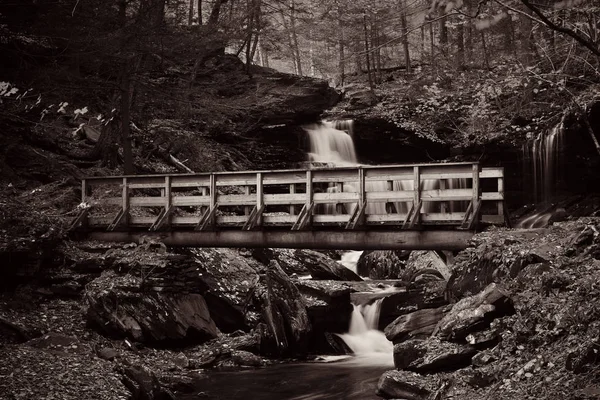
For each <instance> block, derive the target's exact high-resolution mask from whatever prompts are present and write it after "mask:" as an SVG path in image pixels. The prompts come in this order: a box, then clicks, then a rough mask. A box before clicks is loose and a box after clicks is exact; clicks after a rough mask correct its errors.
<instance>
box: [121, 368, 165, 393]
mask: <svg viewBox="0 0 600 400" xmlns="http://www.w3.org/2000/svg"><path fill="white" fill-rule="evenodd" d="M117 371H118V372H120V373H121V374H122V375H123V383H124V384H125V386H126V387H127V389H129V391H130V392H131V399H133V400H175V396H174V395H173V394H172V393H171V392H170V391H169V390H168V389H166V388H163V387H162V386H161V384H160V382H159V381H158V378H157V377H156V375H155V374H154V372H152V371H151V370H150V369H148V368H147V367H145V366H143V365H140V366H137V365H128V364H123V365H120V366H118V367H117Z"/></svg>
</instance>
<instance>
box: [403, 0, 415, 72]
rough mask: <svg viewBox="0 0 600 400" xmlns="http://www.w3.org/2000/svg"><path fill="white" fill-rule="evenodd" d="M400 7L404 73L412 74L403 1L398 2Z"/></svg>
mask: <svg viewBox="0 0 600 400" xmlns="http://www.w3.org/2000/svg"><path fill="white" fill-rule="evenodd" d="M400 7H402V13H401V15H400V25H401V29H402V47H403V49H404V65H405V66H406V73H407V74H410V73H411V72H412V69H411V65H410V48H409V43H408V22H407V19H406V4H405V3H404V1H403V0H401V1H400Z"/></svg>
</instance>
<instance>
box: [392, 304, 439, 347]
mask: <svg viewBox="0 0 600 400" xmlns="http://www.w3.org/2000/svg"><path fill="white" fill-rule="evenodd" d="M448 311H449V306H441V307H438V308H426V309H422V310H417V311H415V312H412V313H409V314H406V315H401V316H400V317H398V318H396V319H395V320H394V321H393V322H392V323H391V324H389V325H388V326H386V328H385V331H384V333H385V336H386V337H387V339H388V340H390V341H392V342H394V343H399V342H402V341H404V340H407V339H419V338H426V337H428V336H430V335H431V334H432V333H433V331H434V329H435V327H436V325H437V323H438V322H439V321H440V320H441V319H442V318H443V317H444V315H445V314H446V313H447V312H448Z"/></svg>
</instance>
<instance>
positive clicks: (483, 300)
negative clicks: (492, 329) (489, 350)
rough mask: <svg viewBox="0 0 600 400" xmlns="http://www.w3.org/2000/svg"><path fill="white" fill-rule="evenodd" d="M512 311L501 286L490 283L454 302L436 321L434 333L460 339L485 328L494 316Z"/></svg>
mask: <svg viewBox="0 0 600 400" xmlns="http://www.w3.org/2000/svg"><path fill="white" fill-rule="evenodd" d="M513 313H514V308H513V306H512V301H511V300H510V298H509V297H508V295H507V293H506V292H505V291H504V289H503V288H502V287H500V286H499V285H496V284H495V283H492V284H490V285H488V286H487V287H486V288H485V289H484V290H483V291H481V292H480V293H478V294H476V295H474V296H470V297H466V298H464V299H462V300H461V301H459V302H458V303H456V304H455V305H454V306H453V307H452V310H450V312H449V313H448V314H446V315H445V316H444V317H443V318H442V320H441V321H440V322H439V323H438V326H437V327H436V329H435V331H434V333H433V334H434V335H435V336H438V337H440V338H442V339H445V340H456V341H460V340H463V339H465V338H466V336H467V335H468V334H469V333H471V332H474V331H476V330H481V329H486V328H487V327H488V326H489V325H490V323H491V322H492V321H493V319H494V318H497V317H501V316H504V315H509V314H513Z"/></svg>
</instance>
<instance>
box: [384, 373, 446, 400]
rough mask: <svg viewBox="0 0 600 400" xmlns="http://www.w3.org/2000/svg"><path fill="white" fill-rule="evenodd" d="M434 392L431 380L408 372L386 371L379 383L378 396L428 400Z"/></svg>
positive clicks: (407, 399)
mask: <svg viewBox="0 0 600 400" xmlns="http://www.w3.org/2000/svg"><path fill="white" fill-rule="evenodd" d="M434 390H435V387H434V386H433V384H432V382H431V381H430V380H428V379H427V378H425V377H423V376H421V375H419V374H416V373H414V372H408V371H386V372H384V374H383V375H381V378H379V382H378V383H377V394H378V395H379V396H381V397H383V398H385V399H406V400H428V399H429V396H430V395H431V394H432V393H433V392H434Z"/></svg>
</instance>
